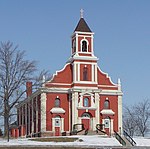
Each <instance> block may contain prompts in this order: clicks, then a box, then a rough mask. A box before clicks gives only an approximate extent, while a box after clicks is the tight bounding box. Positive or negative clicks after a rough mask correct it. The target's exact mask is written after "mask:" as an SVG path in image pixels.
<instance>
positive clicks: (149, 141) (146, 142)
mask: <svg viewBox="0 0 150 149" xmlns="http://www.w3.org/2000/svg"><path fill="white" fill-rule="evenodd" d="M134 141H135V142H136V146H150V138H143V137H138V138H134Z"/></svg>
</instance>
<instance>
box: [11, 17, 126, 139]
mask: <svg viewBox="0 0 150 149" xmlns="http://www.w3.org/2000/svg"><path fill="white" fill-rule="evenodd" d="M93 37H94V33H93V32H92V31H91V29H90V28H89V26H88V25H87V23H86V22H85V20H84V18H83V16H82V15H81V18H80V20H79V22H78V24H77V27H76V28H75V30H74V32H73V34H72V37H71V43H72V48H71V50H72V51H71V56H70V58H69V60H68V61H67V63H66V65H65V66H64V68H63V69H62V70H60V71H57V72H56V74H54V75H53V77H52V79H51V80H49V81H47V82H46V83H44V84H43V86H42V87H41V88H39V89H38V90H37V91H36V92H33V93H32V83H31V82H27V98H26V99H25V100H24V101H23V102H21V103H20V104H18V105H17V113H18V116H17V122H18V127H17V128H14V129H12V130H11V135H12V136H14V137H18V136H26V137H30V136H61V135H71V134H88V133H97V134H101V133H104V134H107V135H112V134H113V133H114V131H116V132H119V133H121V132H122V95H123V93H122V91H121V83H120V80H119V79H118V84H114V83H113V82H112V81H111V79H110V77H109V76H108V74H106V73H104V72H102V71H101V69H100V68H99V67H98V64H97V61H98V58H97V57H96V56H95V55H94V49H93V42H94V38H93Z"/></svg>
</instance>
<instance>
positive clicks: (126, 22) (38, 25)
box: [0, 0, 150, 105]
mask: <svg viewBox="0 0 150 149" xmlns="http://www.w3.org/2000/svg"><path fill="white" fill-rule="evenodd" d="M81 8H83V9H84V18H85V20H86V22H87V23H88V25H89V27H90V28H91V30H92V31H93V32H94V33H95V36H94V50H95V55H96V56H97V57H99V62H98V64H99V67H100V68H101V70H102V71H104V72H106V73H108V74H109V76H110V77H111V78H112V80H113V82H115V83H117V79H118V78H121V82H122V90H123V92H124V96H123V103H124V104H127V105H129V104H135V103H136V102H139V101H142V100H144V99H150V1H149V0H132V1H131V0H95V1H90V0H82V1H81V0H75V1H71V0H1V1H0V41H8V40H10V41H12V42H13V43H14V45H16V44H18V45H19V49H20V50H25V51H26V56H27V58H28V59H31V60H36V61H38V67H39V69H46V70H49V71H50V72H51V73H54V72H55V71H56V70H59V69H61V68H63V66H64V65H65V63H66V61H67V60H68V58H69V57H70V53H71V38H70V37H71V34H72V33H73V31H74V29H75V27H76V25H77V23H78V21H79V18H80V9H81Z"/></svg>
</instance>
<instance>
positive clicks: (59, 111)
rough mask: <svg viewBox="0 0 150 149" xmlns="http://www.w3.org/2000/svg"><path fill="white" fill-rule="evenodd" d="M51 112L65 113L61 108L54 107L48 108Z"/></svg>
mask: <svg viewBox="0 0 150 149" xmlns="http://www.w3.org/2000/svg"><path fill="white" fill-rule="evenodd" d="M50 112H51V113H65V112H66V111H65V110H64V109H63V108H59V107H54V108H52V109H51V110H50Z"/></svg>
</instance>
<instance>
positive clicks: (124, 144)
mask: <svg viewBox="0 0 150 149" xmlns="http://www.w3.org/2000/svg"><path fill="white" fill-rule="evenodd" d="M114 133H115V138H116V139H117V140H118V141H119V142H120V144H122V145H123V146H126V142H125V141H124V140H123V139H122V137H121V136H120V135H119V134H118V133H117V132H116V131H114Z"/></svg>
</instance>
